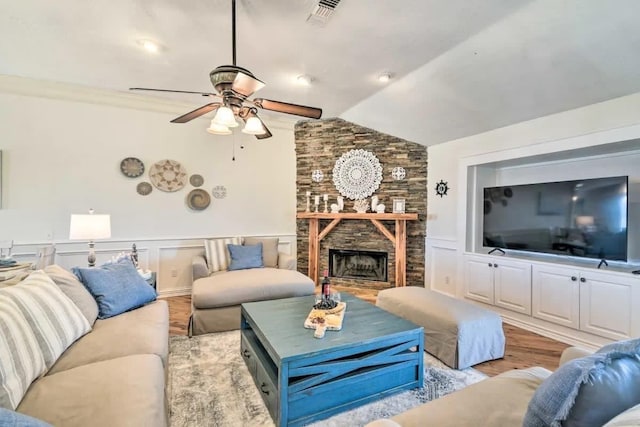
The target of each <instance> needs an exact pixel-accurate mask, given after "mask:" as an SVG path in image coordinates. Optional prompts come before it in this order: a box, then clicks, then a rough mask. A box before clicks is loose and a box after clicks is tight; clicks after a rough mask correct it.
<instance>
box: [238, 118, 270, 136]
mask: <svg viewBox="0 0 640 427" xmlns="http://www.w3.org/2000/svg"><path fill="white" fill-rule="evenodd" d="M242 132H244V133H248V134H249V135H262V134H263V133H264V132H265V130H264V126H262V122H260V119H259V118H257V117H249V118H248V119H247V123H246V124H245V125H244V129H242Z"/></svg>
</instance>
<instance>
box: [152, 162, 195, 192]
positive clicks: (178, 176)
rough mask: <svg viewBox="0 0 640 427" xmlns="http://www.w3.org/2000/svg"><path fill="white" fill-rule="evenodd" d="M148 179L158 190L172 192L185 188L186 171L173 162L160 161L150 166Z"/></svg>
mask: <svg viewBox="0 0 640 427" xmlns="http://www.w3.org/2000/svg"><path fill="white" fill-rule="evenodd" d="M149 178H150V179H151V183H152V184H153V185H154V187H156V188H157V189H158V190H162V191H167V192H173V191H178V190H180V189H181V188H182V187H184V186H185V184H186V182H187V171H186V170H185V168H184V167H183V166H182V165H181V164H180V163H179V162H176V161H175V160H161V161H159V162H158V163H154V164H153V166H151V168H150V169H149Z"/></svg>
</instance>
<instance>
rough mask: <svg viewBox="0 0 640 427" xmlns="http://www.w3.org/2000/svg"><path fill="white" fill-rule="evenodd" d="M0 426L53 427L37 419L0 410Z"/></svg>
mask: <svg viewBox="0 0 640 427" xmlns="http://www.w3.org/2000/svg"><path fill="white" fill-rule="evenodd" d="M0 426H6V427H51V424H48V423H45V422H44V421H40V420H39V419H37V418H33V417H30V416H28V415H24V414H21V413H19V412H14V411H10V410H8V409H4V408H0Z"/></svg>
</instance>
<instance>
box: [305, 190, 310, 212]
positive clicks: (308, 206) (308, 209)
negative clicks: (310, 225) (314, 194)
mask: <svg viewBox="0 0 640 427" xmlns="http://www.w3.org/2000/svg"><path fill="white" fill-rule="evenodd" d="M304 211H305V212H311V194H309V193H307V208H306V209H305V210H304Z"/></svg>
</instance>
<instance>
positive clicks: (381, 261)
mask: <svg viewBox="0 0 640 427" xmlns="http://www.w3.org/2000/svg"><path fill="white" fill-rule="evenodd" d="M388 260H389V255H388V254H387V252H380V251H360V250H351V249H329V276H330V277H335V278H343V279H364V280H374V281H377V282H386V281H387V280H388V273H387V272H388V265H387V264H388Z"/></svg>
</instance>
